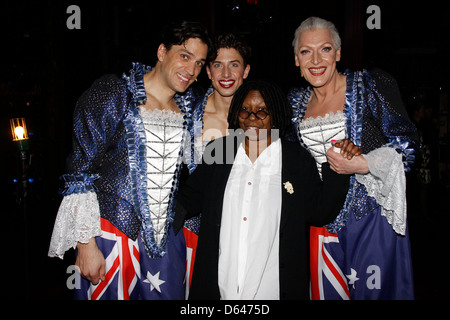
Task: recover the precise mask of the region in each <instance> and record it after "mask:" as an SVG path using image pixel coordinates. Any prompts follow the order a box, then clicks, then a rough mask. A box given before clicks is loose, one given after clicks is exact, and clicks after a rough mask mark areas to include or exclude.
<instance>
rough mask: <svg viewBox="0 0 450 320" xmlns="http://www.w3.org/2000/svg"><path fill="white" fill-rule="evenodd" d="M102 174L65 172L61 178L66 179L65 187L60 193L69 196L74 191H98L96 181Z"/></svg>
mask: <svg viewBox="0 0 450 320" xmlns="http://www.w3.org/2000/svg"><path fill="white" fill-rule="evenodd" d="M99 177H100V176H99V175H98V174H87V173H82V174H63V175H62V176H61V177H60V179H61V180H63V181H64V189H62V190H60V191H59V193H60V194H62V195H63V196H68V195H70V194H73V193H86V192H90V191H94V192H97V191H98V189H97V187H96V186H95V185H94V181H95V180H97V179H98V178H99Z"/></svg>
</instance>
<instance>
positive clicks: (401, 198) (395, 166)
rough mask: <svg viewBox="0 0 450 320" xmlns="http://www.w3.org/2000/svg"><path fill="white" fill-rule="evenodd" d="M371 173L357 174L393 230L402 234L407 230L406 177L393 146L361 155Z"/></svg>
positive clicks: (357, 178)
mask: <svg viewBox="0 0 450 320" xmlns="http://www.w3.org/2000/svg"><path fill="white" fill-rule="evenodd" d="M364 157H365V158H366V159H367V164H368V166H369V170H370V173H368V174H365V175H360V174H356V180H357V181H358V182H359V183H361V184H363V185H364V186H365V187H366V189H367V193H368V195H369V196H371V197H373V198H375V200H376V201H377V203H378V204H379V205H381V207H382V210H381V215H382V216H384V217H386V220H387V221H388V222H389V224H390V225H392V228H393V229H394V231H395V232H396V233H398V234H401V235H405V231H406V178H405V172H404V167H403V162H402V155H401V154H399V153H397V152H396V151H395V150H394V149H393V148H378V149H375V150H373V151H371V152H370V153H368V154H366V155H364Z"/></svg>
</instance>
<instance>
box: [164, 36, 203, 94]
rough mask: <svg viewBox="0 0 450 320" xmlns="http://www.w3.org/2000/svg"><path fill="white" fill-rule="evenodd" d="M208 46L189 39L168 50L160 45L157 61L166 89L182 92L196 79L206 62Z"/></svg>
mask: <svg viewBox="0 0 450 320" xmlns="http://www.w3.org/2000/svg"><path fill="white" fill-rule="evenodd" d="M207 51H208V46H207V45H206V44H205V43H204V42H202V41H201V40H200V39H198V38H190V39H188V40H187V41H186V42H185V43H184V44H183V45H173V46H172V47H171V48H170V50H167V49H166V47H165V46H164V45H163V44H161V45H160V46H159V48H158V60H159V62H160V64H161V70H162V74H163V77H164V79H165V81H166V83H167V85H168V87H169V88H170V89H171V90H173V91H174V93H176V92H184V91H186V90H187V88H188V87H189V86H190V85H191V84H192V83H193V82H194V81H195V79H197V76H198V75H199V73H200V71H201V70H202V67H203V65H204V64H205V61H206V55H207Z"/></svg>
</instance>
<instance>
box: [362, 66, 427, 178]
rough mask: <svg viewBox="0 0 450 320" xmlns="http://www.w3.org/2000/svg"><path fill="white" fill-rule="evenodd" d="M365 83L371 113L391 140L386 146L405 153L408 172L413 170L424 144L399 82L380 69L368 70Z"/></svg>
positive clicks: (383, 132) (382, 131) (376, 123)
mask: <svg viewBox="0 0 450 320" xmlns="http://www.w3.org/2000/svg"><path fill="white" fill-rule="evenodd" d="M364 82H365V85H364V87H365V90H366V92H365V98H366V99H367V101H366V105H367V106H368V107H369V108H370V113H369V116H371V117H373V118H372V120H373V122H374V124H375V127H376V128H378V130H380V131H381V134H382V135H383V136H384V137H385V139H386V140H387V142H388V143H387V145H386V146H389V147H393V148H395V149H396V150H397V152H399V153H402V154H403V164H404V167H405V171H406V172H408V171H410V170H411V168H412V166H413V164H414V161H415V155H416V154H417V152H418V150H419V148H420V144H419V139H418V134H417V129H416V127H415V126H414V125H413V123H412V122H411V121H410V120H409V117H408V115H407V113H406V110H405V108H404V106H403V103H402V99H401V96H400V91H399V89H398V85H397V82H396V81H395V79H394V78H393V77H392V76H390V75H389V74H387V73H386V72H384V71H382V70H380V69H375V70H373V71H371V72H370V73H368V72H365V73H364ZM365 122H366V121H365ZM366 123H367V122H366Z"/></svg>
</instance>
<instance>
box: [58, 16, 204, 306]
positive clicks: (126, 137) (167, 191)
mask: <svg viewBox="0 0 450 320" xmlns="http://www.w3.org/2000/svg"><path fill="white" fill-rule="evenodd" d="M210 48H211V44H210V39H209V36H208V33H207V31H206V29H205V28H204V27H203V26H202V25H201V24H199V23H196V22H187V21H183V22H181V23H173V24H170V25H168V26H167V27H166V28H165V29H164V30H163V32H162V42H161V44H160V45H159V47H158V50H157V57H158V61H157V63H156V65H155V67H154V68H150V67H147V66H144V65H143V64H140V63H134V64H133V68H132V69H131V70H130V72H129V74H124V75H123V76H122V77H121V78H118V77H116V76H113V75H107V76H104V77H102V78H100V79H99V80H97V81H95V82H94V84H93V85H92V87H91V88H90V89H89V90H87V91H86V92H85V93H84V94H83V95H82V96H81V97H80V99H79V101H78V103H77V106H76V109H75V114H74V132H73V150H72V152H71V154H70V155H69V157H68V159H67V171H68V172H67V174H65V175H63V176H62V179H63V180H64V182H65V189H64V190H63V191H62V194H63V195H64V198H63V201H62V203H61V206H60V209H59V211H58V215H57V217H56V221H55V227H54V230H53V235H52V240H51V243H50V249H49V256H58V257H60V258H62V257H63V255H64V253H65V251H67V250H68V249H70V248H75V247H76V248H77V249H78V254H77V258H76V262H75V266H76V267H75V268H76V269H77V270H78V271H79V273H80V274H81V275H82V277H83V278H84V279H82V280H81V281H80V285H79V288H76V289H77V290H76V293H75V295H76V298H78V299H184V284H183V282H184V273H185V264H186V247H185V242H184V237H183V233H177V234H175V233H174V232H173V230H172V225H171V223H172V221H173V219H174V210H173V206H174V198H175V196H176V193H177V189H178V179H179V173H180V171H181V166H182V155H183V152H184V151H185V150H184V149H186V148H190V147H189V145H190V144H189V143H185V140H186V139H189V136H190V135H191V134H190V132H191V131H192V130H193V128H192V121H190V119H191V118H192V111H193V107H194V106H195V103H196V97H195V96H194V94H193V92H192V90H191V89H188V88H189V86H190V85H191V84H192V83H193V82H194V81H195V80H196V78H197V76H198V75H199V73H200V71H201V69H202V67H203V65H204V64H205V62H206V59H207V55H208V50H210ZM185 91H187V92H186V93H184V94H182V95H181V94H179V93H183V92H185ZM186 146H187V147H186Z"/></svg>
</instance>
